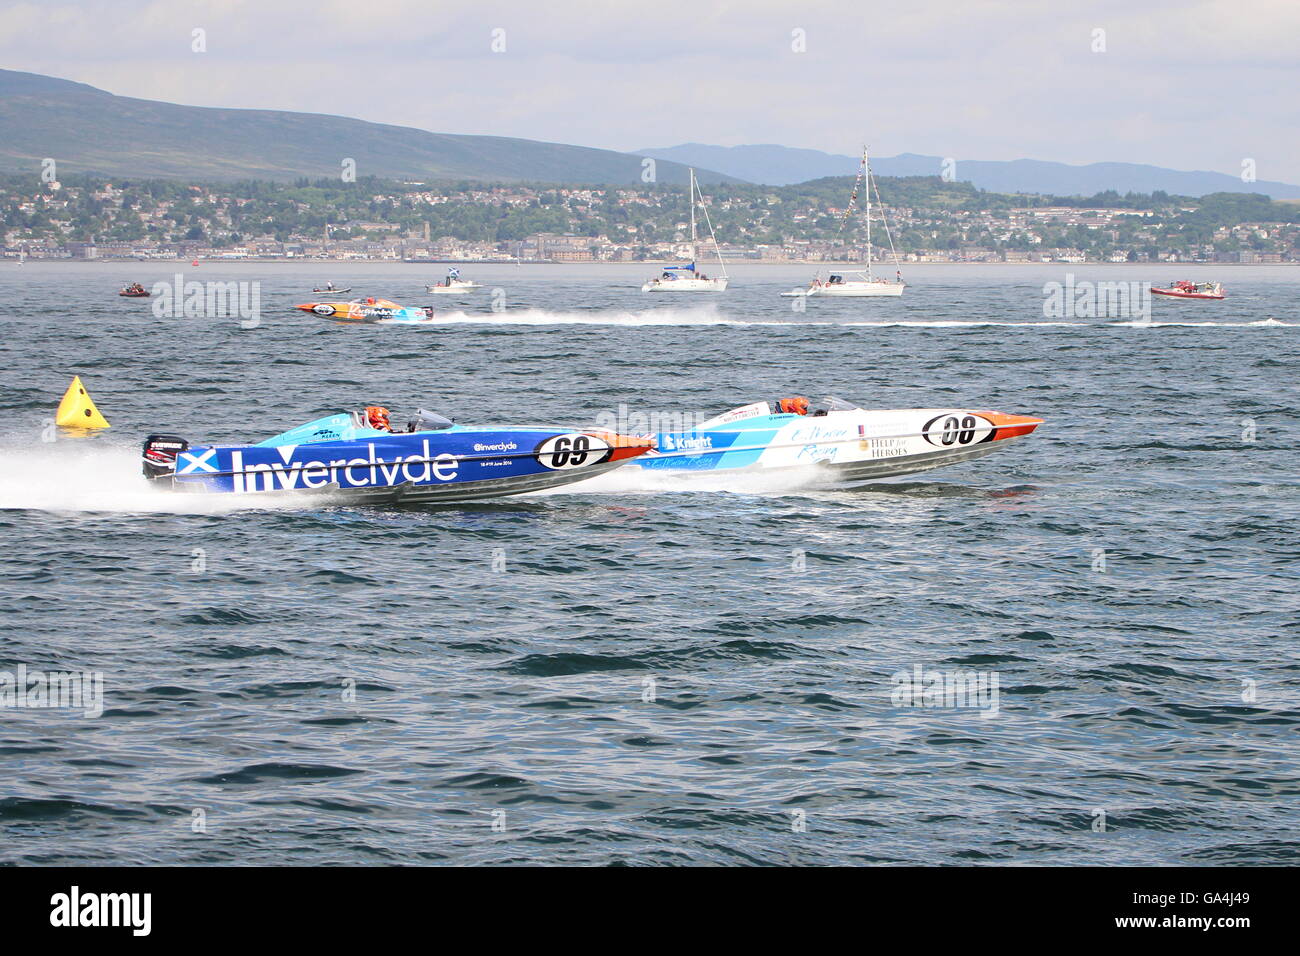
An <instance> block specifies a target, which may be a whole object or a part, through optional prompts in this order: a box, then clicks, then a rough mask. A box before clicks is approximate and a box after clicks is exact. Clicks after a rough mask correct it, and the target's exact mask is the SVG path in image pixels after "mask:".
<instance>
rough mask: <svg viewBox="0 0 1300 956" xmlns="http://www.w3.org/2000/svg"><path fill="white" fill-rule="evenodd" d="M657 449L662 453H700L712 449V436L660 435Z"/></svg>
mask: <svg viewBox="0 0 1300 956" xmlns="http://www.w3.org/2000/svg"><path fill="white" fill-rule="evenodd" d="M659 447H660V448H662V449H663V450H664V451H701V450H704V449H710V448H712V447H713V436H712V435H660V436H659Z"/></svg>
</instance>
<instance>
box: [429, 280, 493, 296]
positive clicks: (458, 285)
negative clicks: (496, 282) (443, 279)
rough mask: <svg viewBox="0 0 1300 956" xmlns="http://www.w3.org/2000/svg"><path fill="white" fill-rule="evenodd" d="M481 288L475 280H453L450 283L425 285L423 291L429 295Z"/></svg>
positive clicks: (463, 291) (472, 290) (450, 293)
mask: <svg viewBox="0 0 1300 956" xmlns="http://www.w3.org/2000/svg"><path fill="white" fill-rule="evenodd" d="M481 288H483V286H482V285H480V284H479V283H477V282H453V283H452V284H451V285H430V286H425V288H424V291H425V292H428V293H430V294H431V295H460V294H462V293H466V292H474V291H476V290H478V289H481Z"/></svg>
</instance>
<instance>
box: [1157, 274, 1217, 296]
mask: <svg viewBox="0 0 1300 956" xmlns="http://www.w3.org/2000/svg"><path fill="white" fill-rule="evenodd" d="M1151 291H1152V293H1154V294H1155V295H1167V296H1170V297H1171V298H1174V299H1222V298H1223V283H1222V282H1199V283H1198V282H1188V281H1187V280H1186V279H1180V280H1178V281H1177V282H1175V283H1174V284H1173V285H1171V286H1169V287H1168V288H1166V289H1159V288H1157V287H1155V286H1152V287H1151Z"/></svg>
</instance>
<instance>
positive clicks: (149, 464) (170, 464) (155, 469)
mask: <svg viewBox="0 0 1300 956" xmlns="http://www.w3.org/2000/svg"><path fill="white" fill-rule="evenodd" d="M189 447H190V443H189V442H187V441H186V440H185V439H184V438H180V437H178V436H176V435H150V436H148V437H147V438H145V440H144V452H143V454H142V456H141V461H142V462H143V464H144V476H145V477H146V478H152V479H154V480H157V479H159V478H170V477H171V476H172V475H174V474H175V473H176V456H177V455H179V454H180V453H181V452H183V451H185V450H186V449H187V448H189Z"/></svg>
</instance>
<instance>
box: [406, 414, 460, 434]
mask: <svg viewBox="0 0 1300 956" xmlns="http://www.w3.org/2000/svg"><path fill="white" fill-rule="evenodd" d="M451 426H452V421H451V419H450V418H444V417H443V416H442V415H439V414H438V413H437V412H430V411H427V410H425V409H423V408H421V409H417V410H416V412H415V417H414V418H412V419H411V420H410V421H409V422H408V423H407V425H406V430H407V431H412V432H431V431H440V430H441V429H444V428H450V427H451Z"/></svg>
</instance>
